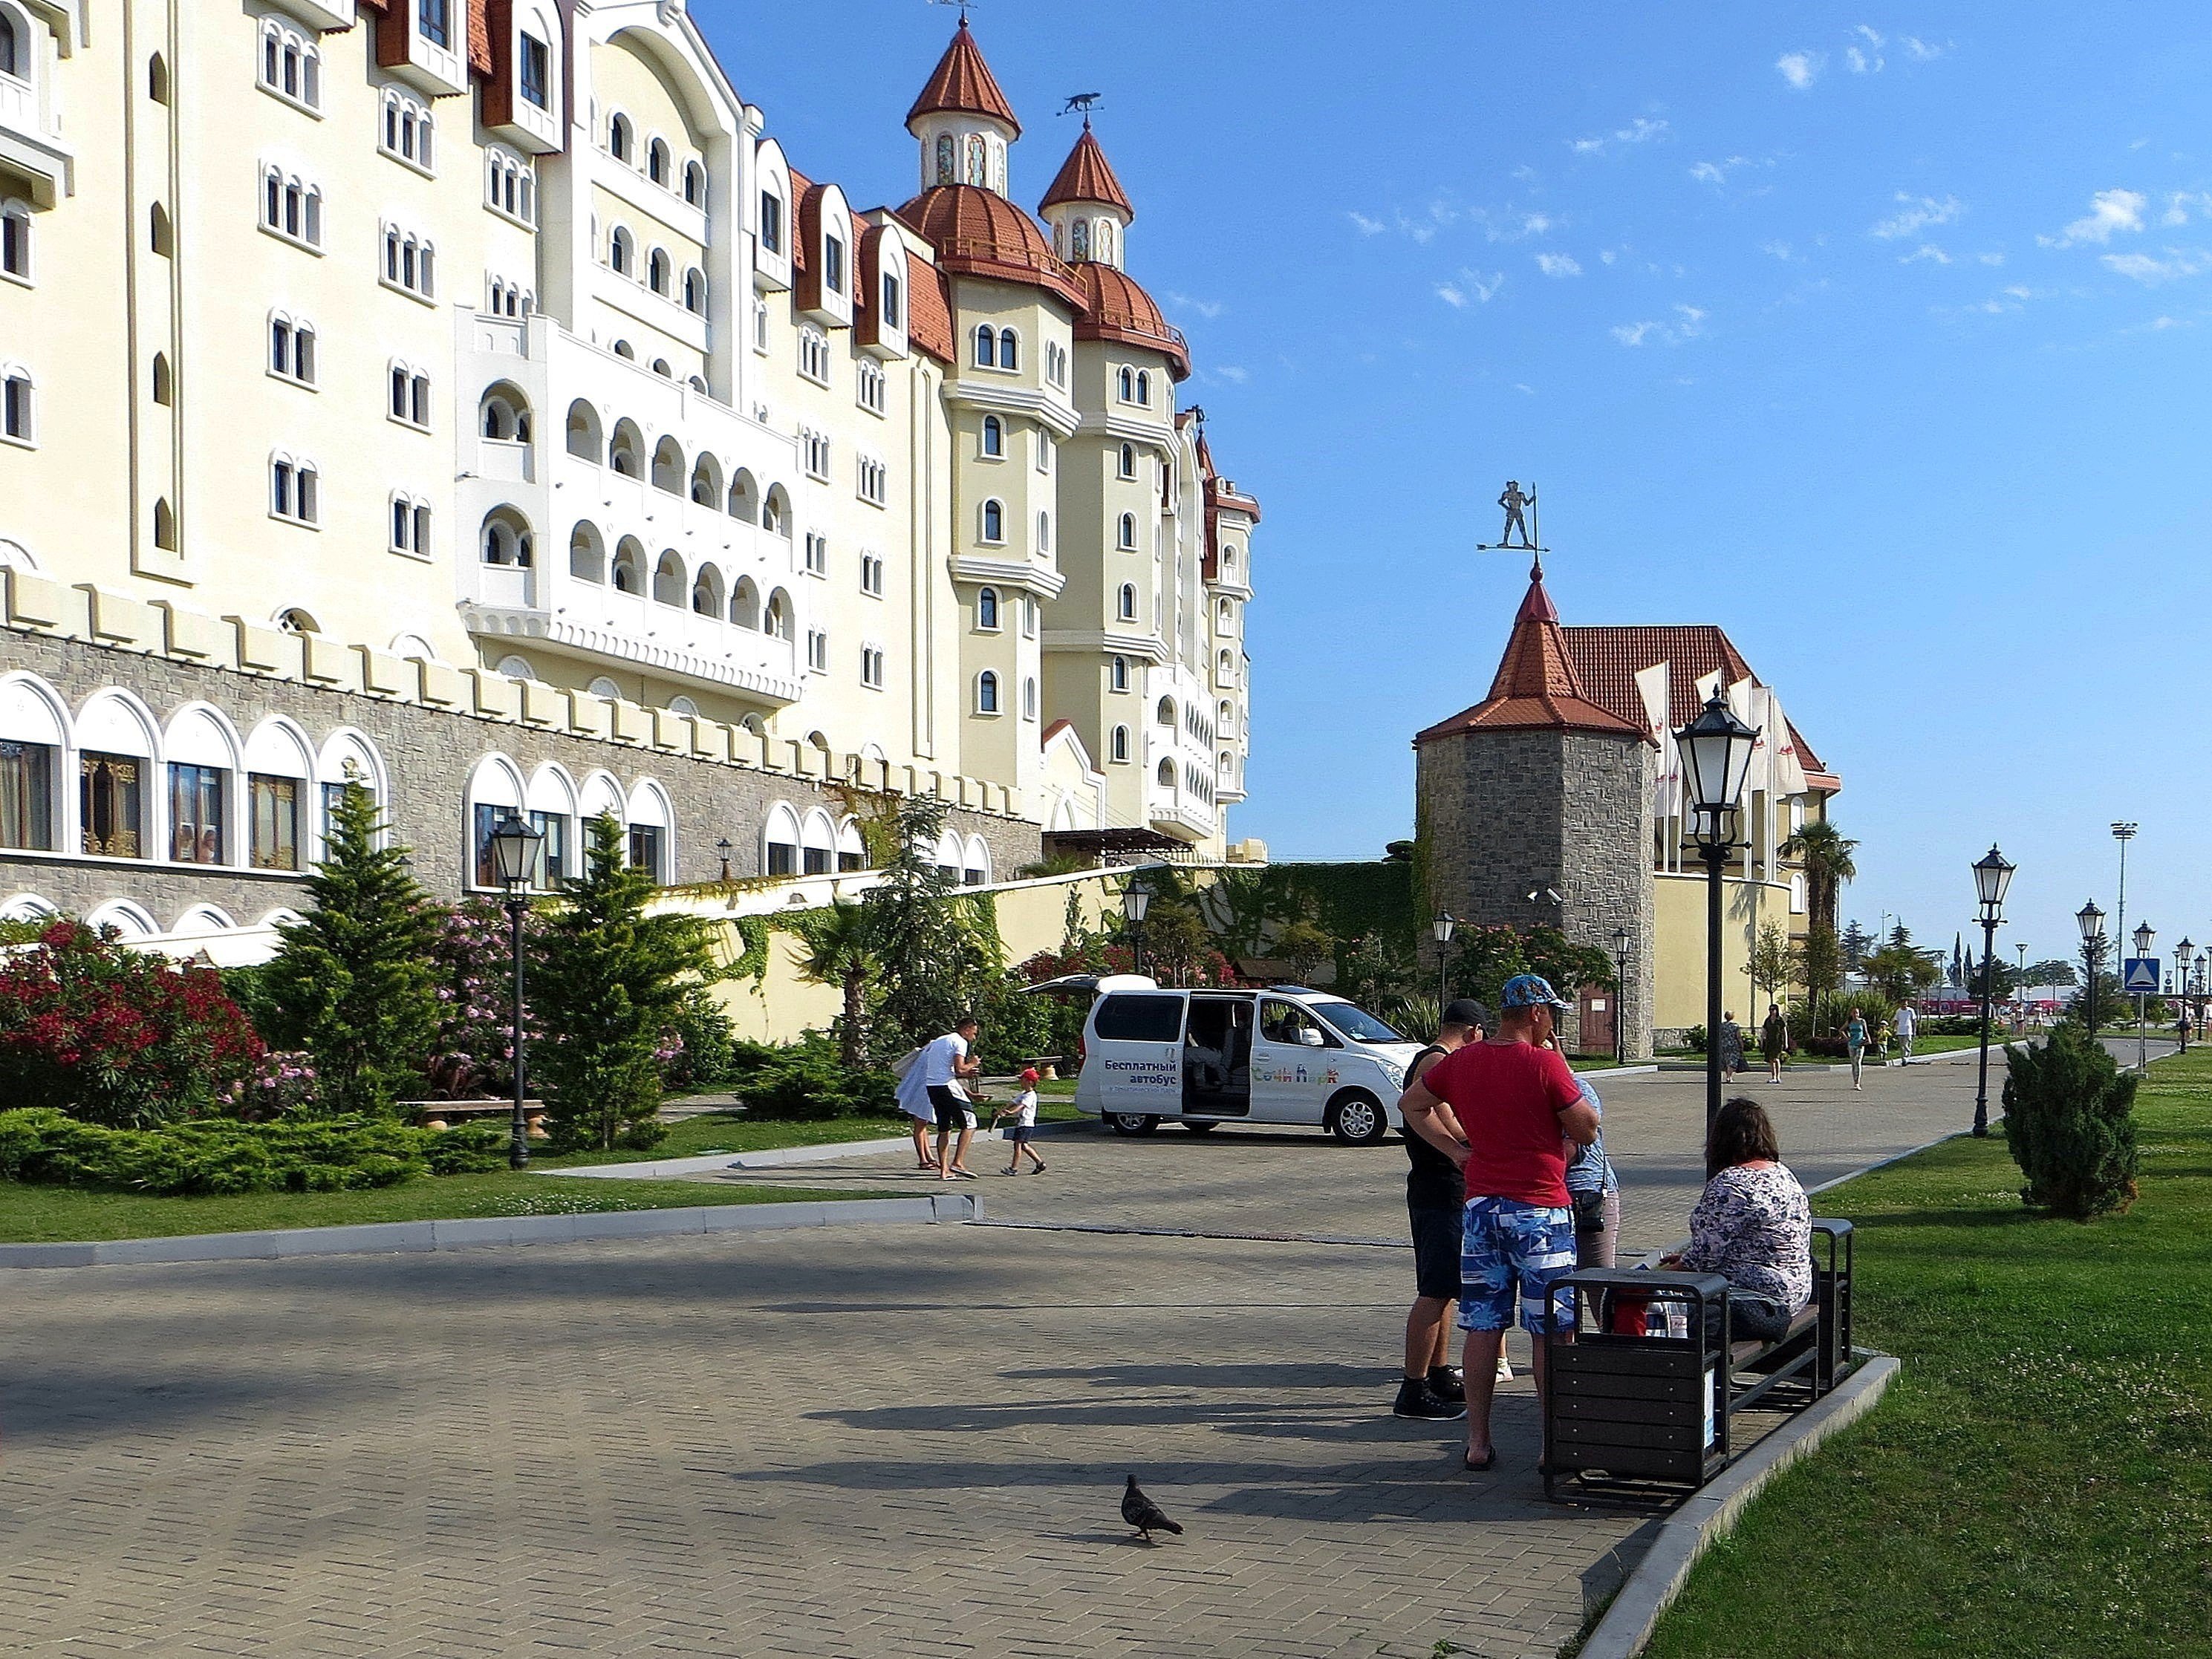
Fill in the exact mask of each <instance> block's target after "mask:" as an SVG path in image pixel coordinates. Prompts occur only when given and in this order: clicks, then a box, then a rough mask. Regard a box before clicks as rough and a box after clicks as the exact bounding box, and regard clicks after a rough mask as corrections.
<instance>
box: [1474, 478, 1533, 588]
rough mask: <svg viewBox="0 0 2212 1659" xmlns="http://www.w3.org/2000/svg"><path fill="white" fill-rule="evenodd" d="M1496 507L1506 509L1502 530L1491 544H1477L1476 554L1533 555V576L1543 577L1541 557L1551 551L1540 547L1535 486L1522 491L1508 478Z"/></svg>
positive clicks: (1515, 480)
mask: <svg viewBox="0 0 2212 1659" xmlns="http://www.w3.org/2000/svg"><path fill="white" fill-rule="evenodd" d="M1498 506H1500V507H1504V509H1505V528H1504V532H1501V533H1500V535H1499V536H1498V539H1497V540H1496V541H1494V542H1478V543H1477V544H1475V551H1476V552H1478V553H1533V554H1534V555H1535V568H1534V574H1536V575H1540V576H1541V575H1542V574H1544V555H1545V554H1547V553H1548V552H1550V551H1551V549H1550V548H1548V547H1546V546H1545V545H1544V544H1543V538H1542V536H1541V534H1540V533H1539V530H1538V525H1539V522H1540V521H1539V520H1538V519H1537V516H1536V486H1535V485H1534V483H1531V484H1530V485H1529V486H1528V489H1522V488H1521V483H1520V480H1519V479H1517V478H1508V479H1507V480H1506V481H1505V489H1504V493H1503V494H1501V495H1499V496H1498Z"/></svg>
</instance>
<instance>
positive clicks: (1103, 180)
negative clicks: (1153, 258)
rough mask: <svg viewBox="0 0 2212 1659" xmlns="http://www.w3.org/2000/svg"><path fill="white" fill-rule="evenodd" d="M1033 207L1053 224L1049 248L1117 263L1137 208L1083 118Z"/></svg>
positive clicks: (1073, 258)
mask: <svg viewBox="0 0 2212 1659" xmlns="http://www.w3.org/2000/svg"><path fill="white" fill-rule="evenodd" d="M1038 211H1039V212H1040V213H1042V215H1043V216H1044V219H1045V222H1046V223H1048V224H1049V225H1050V226H1051V227H1052V246H1053V251H1054V252H1055V253H1057V254H1059V255H1060V258H1063V259H1066V261H1068V263H1070V264H1082V263H1083V262H1085V261H1086V260H1096V261H1097V262H1098V263H1099V264H1107V265H1111V266H1113V267H1114V268H1115V270H1120V269H1121V259H1122V253H1123V246H1122V245H1123V241H1124V240H1125V238H1126V235H1127V231H1128V228H1129V222H1130V221H1131V220H1133V219H1134V218H1135V217H1136V216H1137V210H1136V209H1135V208H1134V207H1133V206H1131V205H1130V204H1129V197H1128V193H1127V191H1124V190H1123V189H1122V188H1121V180H1120V179H1116V178H1115V176H1114V168H1113V166H1112V164H1111V163H1109V161H1107V160H1106V152H1105V150H1104V149H1103V148H1102V147H1101V146H1100V144H1099V143H1098V140H1097V137H1095V136H1094V135H1093V134H1092V132H1091V120H1090V118H1089V117H1088V116H1086V117H1085V118H1084V122H1083V136H1082V137H1080V138H1078V139H1077V140H1076V141H1075V148H1074V149H1072V150H1070V151H1069V152H1068V153H1067V160H1066V161H1064V162H1062V163H1061V164H1060V175H1059V176H1058V177H1057V178H1055V179H1054V180H1053V181H1052V188H1051V189H1050V190H1048V191H1045V193H1044V201H1043V202H1042V204H1040V206H1039V208H1038Z"/></svg>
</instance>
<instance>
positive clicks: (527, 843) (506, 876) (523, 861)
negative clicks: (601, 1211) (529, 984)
mask: <svg viewBox="0 0 2212 1659" xmlns="http://www.w3.org/2000/svg"><path fill="white" fill-rule="evenodd" d="M491 850H492V858H493V860H494V862H495V864H496V865H497V866H498V869H499V884H500V885H501V887H502V888H504V889H506V890H507V924H508V926H509V927H511V928H512V929H513V935H514V1025H513V1034H514V1117H513V1135H512V1138H511V1139H510V1140H509V1143H508V1146H507V1164H508V1165H509V1166H510V1167H511V1168H513V1169H517V1170H520V1169H522V1168H524V1167H526V1165H527V1164H529V1162H530V1119H529V1116H528V1115H527V1114H526V1113H525V1112H524V1110H523V1109H522V1103H523V1099H524V1085H523V1077H522V917H523V913H524V912H525V911H526V910H528V909H529V908H530V890H531V888H532V886H534V885H535V884H537V881H538V863H539V860H541V859H542V858H543V857H544V852H545V832H544V830H542V829H533V828H532V827H531V825H530V824H529V823H527V822H526V821H525V820H524V819H523V818H522V817H521V816H520V814H518V813H514V812H509V813H508V814H507V816H506V817H504V818H502V819H501V821H500V825H499V828H497V829H495V830H493V831H492V832H491Z"/></svg>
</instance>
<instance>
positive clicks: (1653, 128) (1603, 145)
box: [1567, 115, 1667, 155]
mask: <svg viewBox="0 0 2212 1659" xmlns="http://www.w3.org/2000/svg"><path fill="white" fill-rule="evenodd" d="M1666 136H1667V124H1666V123H1665V122H1664V121H1660V120H1655V119H1653V118H1651V117H1650V116H1648V115H1639V116H1638V117H1637V118H1635V119H1634V120H1633V121H1631V122H1630V123H1629V124H1628V125H1626V126H1625V127H1621V128H1619V129H1618V130H1616V131H1613V132H1608V133H1601V134H1599V135H1598V136H1597V137H1595V138H1570V139H1569V140H1568V141H1567V148H1568V149H1571V150H1572V151H1574V153H1575V154H1576V155H1598V154H1600V153H1601V152H1602V151H1603V150H1605V149H1607V148H1608V147H1609V146H1611V145H1613V144H1648V143H1650V142H1651V141H1652V140H1653V139H1655V138H1664V137H1666Z"/></svg>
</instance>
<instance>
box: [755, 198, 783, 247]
mask: <svg viewBox="0 0 2212 1659" xmlns="http://www.w3.org/2000/svg"><path fill="white" fill-rule="evenodd" d="M760 245H761V248H762V250H763V252H769V253H781V252H783V197H781V196H778V195H776V194H775V192H773V191H765V190H764V191H762V192H761V221H760Z"/></svg>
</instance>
